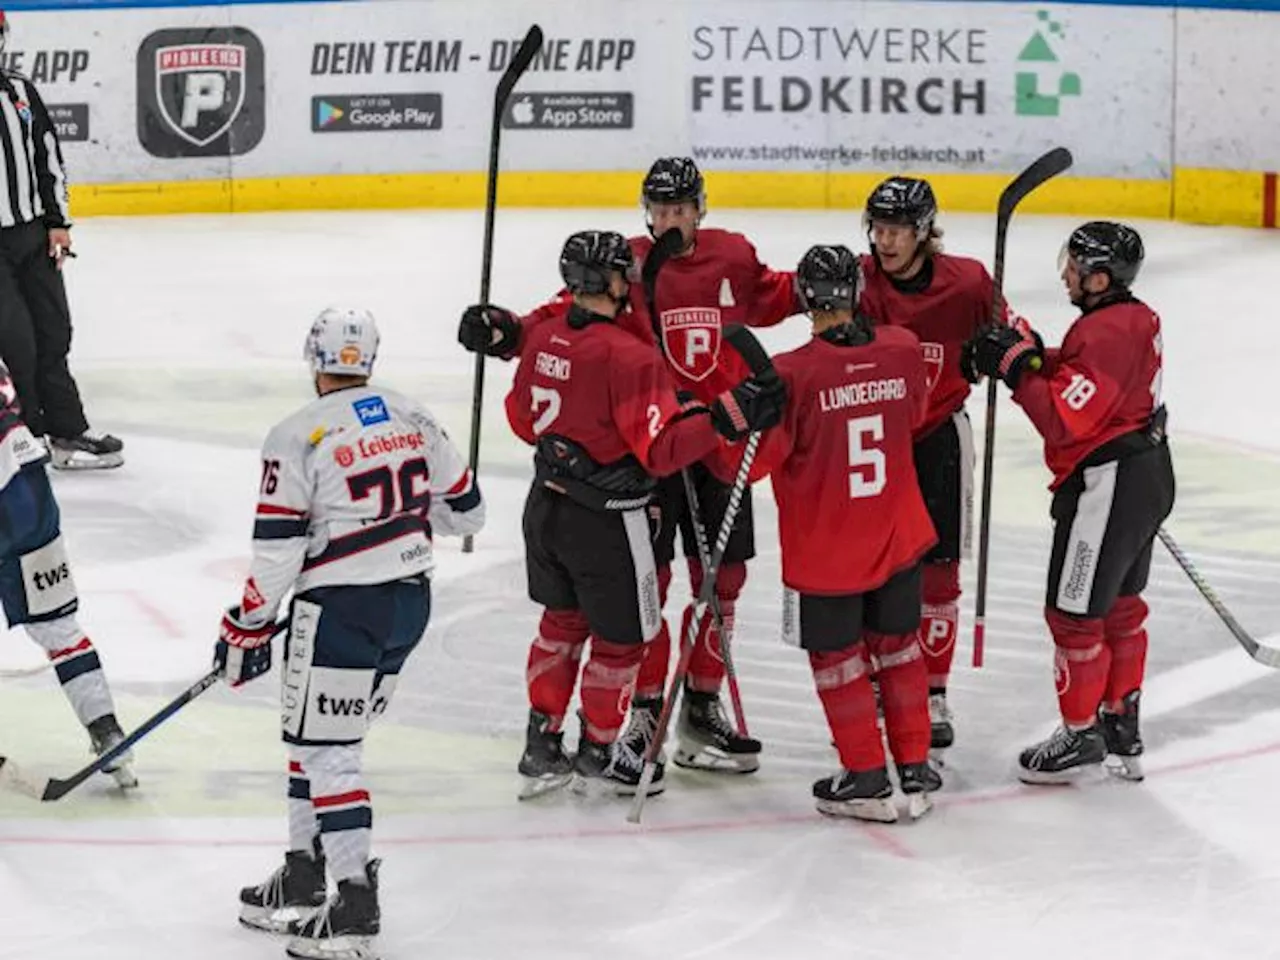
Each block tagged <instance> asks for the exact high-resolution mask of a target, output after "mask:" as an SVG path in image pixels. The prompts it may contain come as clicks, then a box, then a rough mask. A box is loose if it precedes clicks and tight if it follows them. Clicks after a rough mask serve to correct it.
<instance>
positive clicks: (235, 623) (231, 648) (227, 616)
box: [213, 606, 276, 687]
mask: <svg viewBox="0 0 1280 960" xmlns="http://www.w3.org/2000/svg"><path fill="white" fill-rule="evenodd" d="M275 632H276V624H275V622H274V621H271V620H268V621H267V622H266V623H264V624H262V625H261V626H258V627H251V626H248V625H247V624H245V623H244V622H243V621H242V620H241V618H240V608H239V607H238V606H235V607H231V608H229V609H228V610H227V612H226V613H224V614H223V615H222V624H221V626H220V627H219V628H218V642H217V644H216V645H215V646H214V648H213V665H214V667H216V668H217V669H218V671H219V672H220V673H221V674H222V679H224V680H226V681H227V683H229V684H230V685H231V686H233V687H238V686H240V685H241V684H245V683H248V682H249V681H250V680H252V679H254V678H255V677H260V676H262V675H263V674H264V673H266V672H268V671H269V670H270V669H271V638H272V636H274V635H275Z"/></svg>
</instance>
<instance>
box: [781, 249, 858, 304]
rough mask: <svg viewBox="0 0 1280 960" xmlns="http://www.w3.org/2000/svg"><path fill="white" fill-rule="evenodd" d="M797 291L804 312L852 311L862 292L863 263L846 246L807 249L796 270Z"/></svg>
mask: <svg viewBox="0 0 1280 960" xmlns="http://www.w3.org/2000/svg"><path fill="white" fill-rule="evenodd" d="M796 288H797V289H798V290H799V292H800V299H801V301H802V302H803V303H804V306H805V309H806V310H854V309H856V308H857V306H858V297H859V295H860V294H861V293H862V264H861V262H860V261H859V260H858V258H857V256H855V255H854V253H853V251H852V250H850V249H849V248H848V247H845V246H841V245H840V244H818V245H817V246H814V247H810V248H809V249H808V250H807V251H806V252H805V255H804V256H803V257H801V258H800V265H799V266H798V267H796Z"/></svg>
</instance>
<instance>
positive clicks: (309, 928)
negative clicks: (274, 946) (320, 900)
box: [285, 860, 381, 960]
mask: <svg viewBox="0 0 1280 960" xmlns="http://www.w3.org/2000/svg"><path fill="white" fill-rule="evenodd" d="M380 864H381V861H379V860H370V861H369V863H368V864H367V865H366V866H365V882H364V883H360V882H357V881H355V880H340V881H339V882H338V892H337V893H335V894H334V895H333V896H332V897H330V898H329V899H328V900H326V901H325V902H324V904H323V905H322V906H321V907H320V909H319V910H317V911H316V912H315V913H314V914H313V915H312V916H310V917H308V918H307V919H305V920H298V921H295V922H294V923H291V924H290V925H289V933H290V934H292V939H291V940H290V941H289V943H288V945H287V946H286V947H285V953H287V954H288V955H289V956H291V957H300V958H303V960H378V954H377V951H376V949H375V946H374V940H375V938H376V937H377V936H378V931H379V929H380V927H381V913H380V911H379V909H378V867H379V865H380Z"/></svg>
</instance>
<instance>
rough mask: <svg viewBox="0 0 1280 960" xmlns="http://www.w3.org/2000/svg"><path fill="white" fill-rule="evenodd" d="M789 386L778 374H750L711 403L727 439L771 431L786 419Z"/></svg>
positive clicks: (713, 415)
mask: <svg viewBox="0 0 1280 960" xmlns="http://www.w3.org/2000/svg"><path fill="white" fill-rule="evenodd" d="M786 403H787V386H786V384H784V383H783V382H782V379H781V378H780V377H779V376H778V375H777V374H776V373H767V374H763V375H760V376H754V377H748V378H747V379H746V380H743V381H742V382H741V383H740V384H738V385H737V386H736V387H734V388H733V389H732V390H726V391H725V392H724V393H722V394H720V396H719V397H717V398H716V402H715V403H713V404H712V405H711V423H712V425H713V426H715V428H716V431H717V432H718V433H719V434H720V435H721V436H722V437H724V438H725V439H727V440H741V439H742V438H743V437H745V436H746V435H747V434H749V433H756V432H758V431H760V430H768V429H769V428H770V427H774V426H777V425H778V424H779V423H781V422H782V410H783V407H785V406H786Z"/></svg>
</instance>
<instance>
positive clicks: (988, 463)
mask: <svg viewBox="0 0 1280 960" xmlns="http://www.w3.org/2000/svg"><path fill="white" fill-rule="evenodd" d="M1071 163H1072V158H1071V151H1070V150H1068V149H1067V148H1066V147H1055V148H1054V149H1052V150H1050V151H1049V152H1048V153H1046V154H1045V155H1044V156H1042V157H1041V158H1040V159H1038V160H1036V161H1035V162H1034V163H1032V164H1031V166H1029V167H1027V169H1025V170H1023V171H1022V173H1020V174H1018V176H1017V177H1016V178H1015V179H1014V181H1013V182H1012V183H1010V184H1009V185H1008V186H1007V187H1005V188H1004V192H1002V193H1001V194H1000V202H999V204H998V205H997V207H996V256H995V262H994V264H993V267H992V272H993V276H992V282H993V287H994V292H993V293H992V296H991V322H992V323H993V324H998V323H1000V322H1002V319H1003V316H1004V263H1005V248H1006V246H1007V244H1008V239H1009V221H1010V220H1012V219H1013V212H1014V210H1016V209H1017V207H1018V204H1020V203H1021V202H1022V201H1023V200H1025V199H1026V198H1027V196H1028V195H1029V194H1030V193H1031V192H1032V191H1033V190H1035V189H1036V188H1037V187H1039V186H1041V185H1042V184H1044V183H1045V182H1047V181H1049V180H1051V179H1053V178H1054V177H1056V176H1057V175H1058V174H1060V173H1062V172H1063V171H1065V170H1068V169H1070V167H1071ZM996 399H997V396H996V378H995V377H991V378H989V379H988V381H987V428H986V435H985V436H984V437H983V442H982V518H981V520H980V521H979V526H978V596H977V599H976V600H975V603H974V615H973V665H974V666H975V667H981V666H982V658H983V649H984V645H985V641H986V633H987V564H988V560H989V554H990V547H991V487H992V476H991V470H992V466H993V464H994V462H995V453H996Z"/></svg>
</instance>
